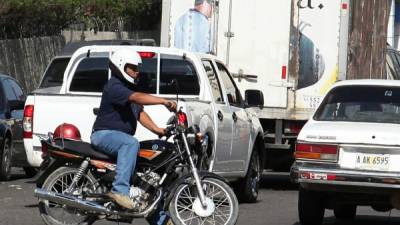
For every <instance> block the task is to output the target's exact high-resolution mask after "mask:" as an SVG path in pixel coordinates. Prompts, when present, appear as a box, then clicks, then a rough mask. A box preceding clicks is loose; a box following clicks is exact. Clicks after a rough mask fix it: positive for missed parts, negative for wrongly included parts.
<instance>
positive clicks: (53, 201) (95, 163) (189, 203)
mask: <svg viewBox="0 0 400 225" xmlns="http://www.w3.org/2000/svg"><path fill="white" fill-rule="evenodd" d="M180 113H182V112H180ZM180 118H184V117H182V114H179V113H177V114H175V115H174V116H173V117H171V118H170V119H169V121H168V127H167V130H168V132H167V135H166V137H164V138H160V139H157V140H151V141H143V142H141V143H140V150H139V153H138V161H137V164H136V171H135V174H134V175H133V176H132V179H131V185H132V186H131V189H130V198H131V199H132V201H133V202H134V203H135V205H136V206H137V207H135V209H134V210H126V209H123V208H121V207H119V206H118V205H117V204H116V203H114V202H113V201H112V199H110V198H109V197H107V195H106V193H107V192H109V191H110V190H111V187H112V182H113V180H114V176H115V168H116V164H115V163H116V159H114V158H111V157H109V156H107V155H105V154H102V153H100V152H98V151H96V150H94V149H93V148H92V146H91V145H90V144H89V143H86V142H82V141H76V140H68V139H53V138H52V137H51V136H52V135H51V134H49V135H48V137H46V138H45V139H43V140H42V141H41V142H42V151H43V154H44V156H43V158H44V161H43V163H42V166H41V170H40V175H38V176H37V177H38V179H37V187H38V188H37V189H35V196H36V197H38V198H39V210H40V214H41V216H42V218H43V220H44V222H45V223H46V224H47V225H61V224H70V225H78V224H87V225H89V224H92V223H93V222H95V221H96V220H100V219H106V220H119V221H128V222H130V221H132V219H133V218H145V217H147V216H149V215H151V214H152V213H154V212H155V211H156V210H160V209H162V210H164V211H168V212H169V215H170V217H171V220H172V222H173V223H174V224H176V225H181V224H193V225H194V224H201V225H203V224H213V225H214V224H227V225H231V224H235V223H236V220H237V217H238V209H239V205H238V202H237V199H236V196H235V194H234V192H233V191H232V189H231V188H230V187H229V186H228V185H227V182H226V181H225V180H224V178H222V177H220V176H218V175H216V174H214V173H210V172H206V171H198V170H197V168H196V151H197V150H196V149H197V148H199V146H201V145H202V143H201V142H202V141H203V137H202V135H201V133H199V132H197V130H198V129H196V127H190V128H187V126H186V125H185V123H184V122H183V121H181V119H180ZM170 138H172V140H173V142H168V140H169V139H170Z"/></svg>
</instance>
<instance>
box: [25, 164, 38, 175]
mask: <svg viewBox="0 0 400 225" xmlns="http://www.w3.org/2000/svg"><path fill="white" fill-rule="evenodd" d="M24 171H25V174H26V176H27V177H28V178H32V177H34V176H35V175H36V174H37V172H38V169H36V168H34V167H28V166H26V167H24Z"/></svg>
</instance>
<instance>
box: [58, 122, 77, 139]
mask: <svg viewBox="0 0 400 225" xmlns="http://www.w3.org/2000/svg"><path fill="white" fill-rule="evenodd" d="M58 138H59V139H70V140H76V141H80V140H81V132H79V129H78V128H77V127H76V126H74V125H73V124H69V123H63V124H60V125H58V126H57V128H56V129H55V130H54V133H53V139H58Z"/></svg>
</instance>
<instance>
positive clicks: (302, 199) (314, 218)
mask: <svg viewBox="0 0 400 225" xmlns="http://www.w3.org/2000/svg"><path fill="white" fill-rule="evenodd" d="M298 211H299V219H300V223H301V224H302V225H321V224H322V221H323V219H324V214H325V206H324V202H323V197H322V195H321V194H320V193H319V192H315V191H308V190H305V189H303V188H301V187H300V190H299V203H298Z"/></svg>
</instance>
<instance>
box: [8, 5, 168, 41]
mask: <svg viewBox="0 0 400 225" xmlns="http://www.w3.org/2000/svg"><path fill="white" fill-rule="evenodd" d="M160 16H161V0H0V39H4V38H20V37H34V36H48V35H56V34H60V32H61V30H62V29H65V28H67V27H69V26H71V25H75V27H79V28H81V29H93V30H95V31H96V30H104V31H116V30H125V31H133V30H139V29H154V28H155V27H156V26H157V25H158V24H159V22H160Z"/></svg>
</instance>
